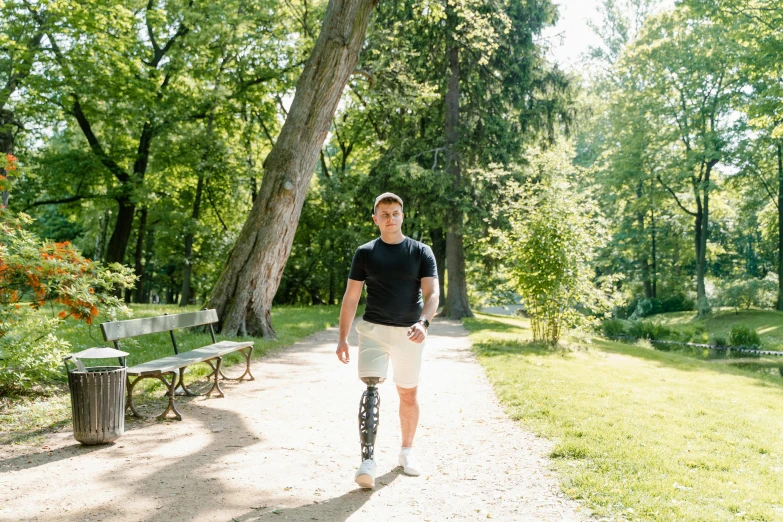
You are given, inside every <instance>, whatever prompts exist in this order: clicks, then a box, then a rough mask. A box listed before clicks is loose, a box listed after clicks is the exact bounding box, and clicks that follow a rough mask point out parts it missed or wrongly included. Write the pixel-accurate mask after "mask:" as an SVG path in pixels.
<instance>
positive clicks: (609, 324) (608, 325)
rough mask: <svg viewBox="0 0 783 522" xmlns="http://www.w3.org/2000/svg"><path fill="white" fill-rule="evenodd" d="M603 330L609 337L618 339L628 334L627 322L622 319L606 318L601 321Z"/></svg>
mask: <svg viewBox="0 0 783 522" xmlns="http://www.w3.org/2000/svg"><path fill="white" fill-rule="evenodd" d="M601 332H602V333H603V334H604V336H605V337H608V338H609V339H616V338H618V337H622V336H623V335H625V334H626V332H625V323H624V322H623V321H622V320H620V319H606V320H605V321H604V322H603V323H601Z"/></svg>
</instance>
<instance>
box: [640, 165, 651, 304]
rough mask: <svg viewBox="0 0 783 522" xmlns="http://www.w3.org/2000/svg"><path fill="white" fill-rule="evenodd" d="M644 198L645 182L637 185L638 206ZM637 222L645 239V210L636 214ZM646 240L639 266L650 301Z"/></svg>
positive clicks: (648, 259) (645, 293) (645, 295)
mask: <svg viewBox="0 0 783 522" xmlns="http://www.w3.org/2000/svg"><path fill="white" fill-rule="evenodd" d="M643 197H644V181H643V180H642V181H639V183H638V184H637V185H636V200H637V204H641V202H642V200H643ZM636 221H637V222H638V223H639V230H640V233H639V237H641V238H644V237H645V236H646V234H645V228H647V227H645V224H644V210H643V209H639V210H637V212H636ZM644 246H645V245H644V239H642V248H640V249H639V264H640V265H641V269H642V283H643V285H644V297H646V298H647V299H650V298H651V297H652V296H653V295H652V274H651V273H650V258H649V256H648V255H647V249H646V248H644Z"/></svg>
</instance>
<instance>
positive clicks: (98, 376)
mask: <svg viewBox="0 0 783 522" xmlns="http://www.w3.org/2000/svg"><path fill="white" fill-rule="evenodd" d="M127 355H128V353H127V352H123V351H120V350H115V349H114V348H90V349H88V350H84V351H82V352H79V353H74V354H71V355H69V356H68V357H66V358H65V359H63V363H64V364H65V370H66V372H67V373H68V388H69V389H70V391H71V411H72V412H73V437H74V438H75V439H76V440H78V441H79V442H81V443H82V444H105V443H107V442H112V441H115V440H117V439H118V438H119V437H120V436H121V435H122V434H123V433H124V432H125V381H126V375H125V369H126V365H125V356H127ZM111 357H118V358H119V361H120V366H94V367H92V368H87V367H85V366H84V363H82V361H81V359H106V358H111ZM68 361H71V362H72V363H73V364H74V365H75V368H69V367H68Z"/></svg>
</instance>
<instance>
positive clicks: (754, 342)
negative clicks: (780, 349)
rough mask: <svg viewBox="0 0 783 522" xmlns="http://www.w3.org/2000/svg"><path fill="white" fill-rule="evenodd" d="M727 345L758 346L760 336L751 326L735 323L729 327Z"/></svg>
mask: <svg viewBox="0 0 783 522" xmlns="http://www.w3.org/2000/svg"><path fill="white" fill-rule="evenodd" d="M729 345H730V346H733V347H735V348H743V347H751V348H758V347H760V346H761V338H760V337H759V334H757V333H756V331H755V330H753V329H752V328H749V327H748V326H746V325H744V324H735V325H734V326H732V327H731V333H730V334H729Z"/></svg>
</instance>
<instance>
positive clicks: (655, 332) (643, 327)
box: [628, 321, 671, 340]
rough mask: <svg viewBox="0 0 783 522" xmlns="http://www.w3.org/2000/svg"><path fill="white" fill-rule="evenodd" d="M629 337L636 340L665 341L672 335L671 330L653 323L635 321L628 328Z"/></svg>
mask: <svg viewBox="0 0 783 522" xmlns="http://www.w3.org/2000/svg"><path fill="white" fill-rule="evenodd" d="M628 335H629V336H631V337H633V338H634V339H652V340H656V339H663V338H664V337H666V336H668V335H671V330H670V329H669V328H668V327H666V326H664V325H662V324H656V323H653V322H651V321H633V322H632V323H631V325H630V326H629V327H628Z"/></svg>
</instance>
